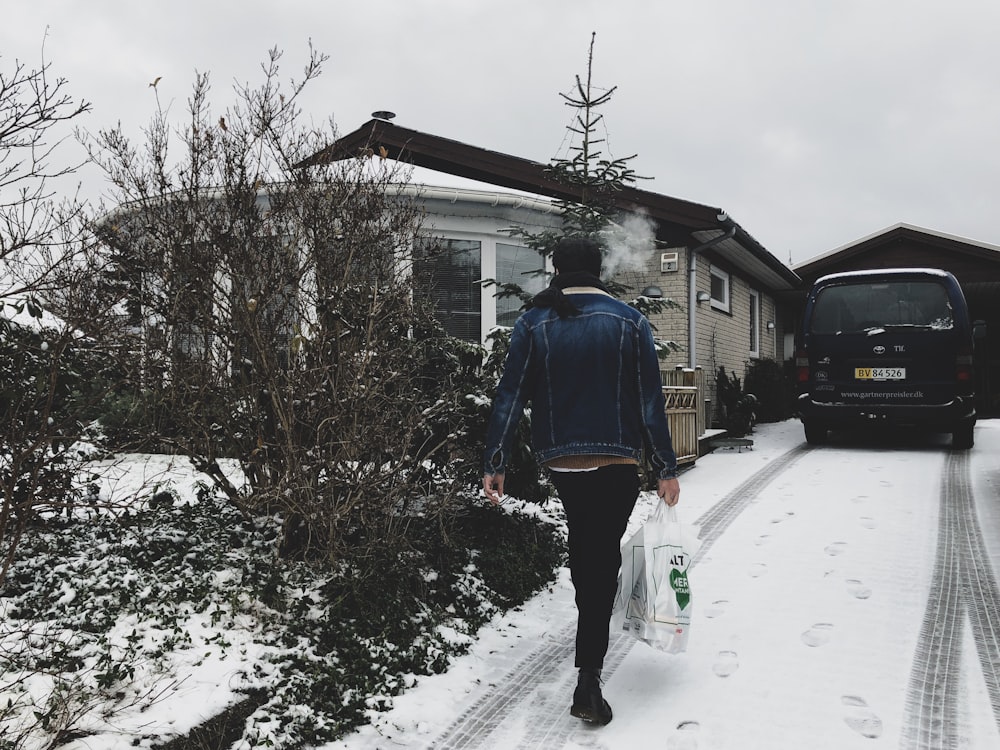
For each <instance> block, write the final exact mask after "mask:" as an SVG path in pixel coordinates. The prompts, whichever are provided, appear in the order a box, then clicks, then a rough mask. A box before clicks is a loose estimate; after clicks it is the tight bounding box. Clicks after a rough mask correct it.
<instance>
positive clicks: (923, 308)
mask: <svg viewBox="0 0 1000 750" xmlns="http://www.w3.org/2000/svg"><path fill="white" fill-rule="evenodd" d="M953 325H954V323H953V318H952V310H951V305H950V304H949V302H948V293H947V291H945V288H944V287H943V286H942V285H941V284H938V283H935V282H933V281H889V282H886V281H878V282H868V281H866V282H861V283H847V284H837V285H834V286H828V287H826V288H824V289H821V290H820V292H819V294H818V295H817V297H816V302H815V303H814V305H813V312H812V320H811V322H810V327H809V330H810V331H811V332H812V333H819V334H836V333H864V332H867V331H871V330H873V329H876V328H899V327H915V328H924V329H928V328H930V329H942V330H944V329H949V328H951V327H952V326H953Z"/></svg>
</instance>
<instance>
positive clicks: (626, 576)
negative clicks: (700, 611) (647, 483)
mask: <svg viewBox="0 0 1000 750" xmlns="http://www.w3.org/2000/svg"><path fill="white" fill-rule="evenodd" d="M698 544H699V543H698V540H697V537H696V536H695V534H694V533H693V532H692V530H691V529H690V528H689V527H687V526H685V525H684V524H682V523H681V522H680V520H679V519H678V517H677V509H676V508H671V507H668V506H667V504H666V503H664V502H662V501H658V502H657V503H656V508H655V509H654V511H653V512H652V513H651V514H650V516H649V518H648V519H646V523H645V524H644V525H643V526H642V528H640V529H639V530H638V531H637V532H636V533H635V534H634V535H633V536H632V538H631V539H629V540H628V541H627V542H626V543H625V546H624V547H623V548H622V569H621V573H620V574H619V576H618V592H617V594H616V595H615V602H614V607H613V609H612V612H611V629H612V631H617V632H625V633H628V634H630V635H632V636H633V637H634V638H636V639H638V640H640V641H642V642H643V643H646V644H648V645H650V646H652V647H653V648H656V649H659V650H661V651H667V652H669V653H673V654H676V653H680V652H681V651H684V650H685V649H686V648H687V641H688V634H689V632H690V629H691V585H690V581H689V580H688V568H689V567H690V565H691V559H692V558H693V557H694V554H695V552H697V550H698Z"/></svg>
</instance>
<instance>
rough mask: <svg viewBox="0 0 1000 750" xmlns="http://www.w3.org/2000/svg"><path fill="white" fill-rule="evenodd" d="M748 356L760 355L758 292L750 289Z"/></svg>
mask: <svg viewBox="0 0 1000 750" xmlns="http://www.w3.org/2000/svg"><path fill="white" fill-rule="evenodd" d="M750 356H751V357H759V356H760V294H759V293H758V292H755V291H754V290H753V289H751V290H750Z"/></svg>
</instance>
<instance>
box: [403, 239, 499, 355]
mask: <svg viewBox="0 0 1000 750" xmlns="http://www.w3.org/2000/svg"><path fill="white" fill-rule="evenodd" d="M415 260H416V262H415V266H414V270H415V272H416V276H417V279H418V283H419V284H420V286H421V288H422V289H424V290H427V291H428V292H429V294H430V296H431V299H432V300H433V302H434V316H435V317H436V318H437V320H438V322H440V323H441V325H442V326H443V327H444V329H445V331H447V332H448V334H449V335H451V336H455V337H456V338H460V339H462V340H464V341H476V342H478V341H480V339H481V336H482V318H483V313H482V307H483V300H482V285H481V283H480V282H481V281H482V278H483V276H482V248H481V244H480V243H479V242H477V241H475V240H434V241H428V242H427V243H425V244H424V245H423V246H422V247H421V248H418V252H417V258H416V259H415Z"/></svg>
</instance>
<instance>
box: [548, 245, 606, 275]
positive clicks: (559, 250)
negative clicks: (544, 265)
mask: <svg viewBox="0 0 1000 750" xmlns="http://www.w3.org/2000/svg"><path fill="white" fill-rule="evenodd" d="M601 261H602V256H601V246H600V245H598V244H597V243H596V242H594V241H593V240H591V239H587V238H586V237H563V238H562V239H561V240H559V242H557V243H556V246H555V248H553V250H552V265H553V266H555V268H556V270H557V271H559V273H571V272H573V271H586V272H587V273H591V274H593V275H594V276H598V277H599V276H600V275H601Z"/></svg>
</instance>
